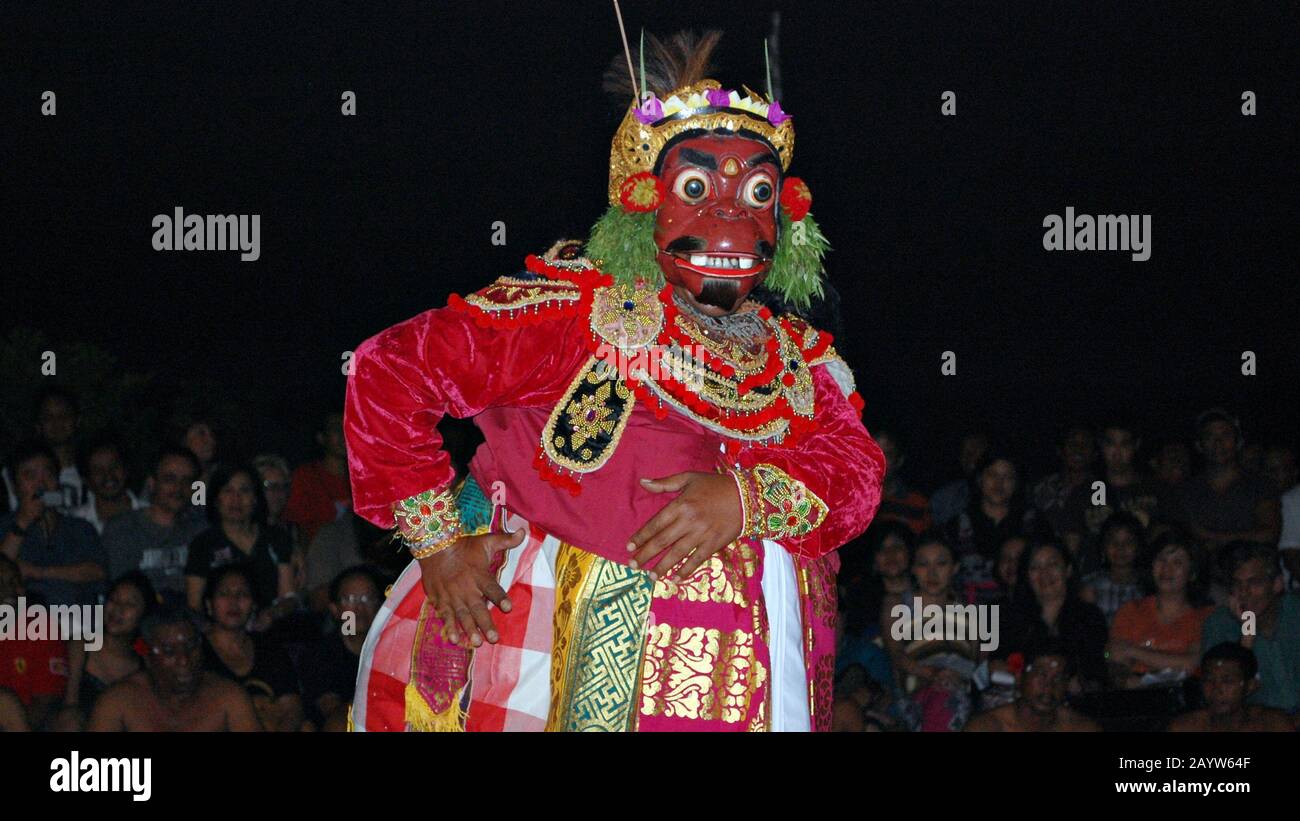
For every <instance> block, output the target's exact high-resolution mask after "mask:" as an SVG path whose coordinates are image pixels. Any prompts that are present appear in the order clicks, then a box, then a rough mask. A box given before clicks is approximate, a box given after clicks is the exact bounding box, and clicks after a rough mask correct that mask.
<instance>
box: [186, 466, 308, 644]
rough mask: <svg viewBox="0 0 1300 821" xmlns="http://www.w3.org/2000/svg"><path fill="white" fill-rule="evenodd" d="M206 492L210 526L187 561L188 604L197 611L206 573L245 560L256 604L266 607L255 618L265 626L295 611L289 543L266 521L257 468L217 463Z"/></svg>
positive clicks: (193, 546) (264, 502)
mask: <svg viewBox="0 0 1300 821" xmlns="http://www.w3.org/2000/svg"><path fill="white" fill-rule="evenodd" d="M207 494H208V505H207V510H208V521H209V522H210V523H211V526H210V527H209V528H208V529H207V530H205V531H203V532H202V533H200V534H199V535H198V536H195V537H194V541H193V542H191V543H190V551H189V556H188V558H187V559H186V562H185V596H186V602H187V603H188V604H189V606H190V607H191V608H192V609H194V610H195V611H199V609H200V607H201V605H202V604H203V599H204V590H205V585H206V584H207V582H206V579H207V576H208V574H209V573H211V572H212V571H213V570H215V569H216V568H219V567H223V566H225V565H228V564H243V565H246V566H247V567H248V570H249V574H250V575H251V577H252V579H253V597H254V599H255V601H256V603H257V605H258V606H259V607H260V608H265V609H266V610H267V611H268V612H267V613H266V614H265V615H264V616H263V617H261V618H260V619H259V622H260V623H261V624H262V625H263V626H265V624H267V623H269V621H270V620H274V619H275V618H278V617H281V616H284V615H287V614H288V613H291V612H293V611H294V610H296V609H297V607H296V603H297V595H296V593H295V592H294V587H293V570H292V568H291V567H290V564H289V561H290V556H291V553H292V551H293V547H292V545H290V544H289V537H288V536H287V535H286V534H285V532H284V531H283V530H281V529H279V528H273V527H270V526H268V525H267V523H266V497H265V496H264V495H263V493H262V482H261V478H260V477H259V475H258V473H257V471H256V470H255V469H254V468H252V467H247V466H243V465H237V466H234V467H228V466H220V467H218V468H217V469H216V470H214V471H213V472H212V478H211V480H210V481H209V483H208V487H207Z"/></svg>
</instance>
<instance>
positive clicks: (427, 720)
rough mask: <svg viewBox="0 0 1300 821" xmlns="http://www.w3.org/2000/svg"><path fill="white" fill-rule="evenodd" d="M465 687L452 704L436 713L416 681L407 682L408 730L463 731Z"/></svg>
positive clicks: (421, 731)
mask: <svg viewBox="0 0 1300 821" xmlns="http://www.w3.org/2000/svg"><path fill="white" fill-rule="evenodd" d="M463 694H464V689H461V690H460V691H458V692H457V693H456V696H455V698H453V699H452V701H451V704H450V705H448V707H447V709H446V710H443V711H442V712H441V713H435V712H434V711H433V708H432V707H430V706H429V703H428V702H427V701H425V700H424V696H422V695H420V691H419V690H418V689H417V688H416V686H415V682H414V681H408V682H407V683H406V730H407V732H411V733H463V732H465V715H466V713H465V710H463V709H461V706H460V701H461V696H462V695H463Z"/></svg>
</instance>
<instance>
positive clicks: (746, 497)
mask: <svg viewBox="0 0 1300 821" xmlns="http://www.w3.org/2000/svg"><path fill="white" fill-rule="evenodd" d="M731 474H732V475H733V476H734V477H735V479H736V486H737V488H738V489H739V491H740V506H741V510H742V513H743V516H744V525H743V530H742V531H741V536H743V537H745V538H750V539H773V540H775V541H780V540H782V539H789V538H795V537H799V536H806V535H807V534H809V533H811V532H812V531H813V529H814V528H816V527H817V526H818V525H820V524H821V523H822V522H823V521H824V520H825V519H826V514H827V513H828V512H830V511H829V509H828V508H827V507H826V503H825V502H823V501H822V500H821V499H820V498H818V497H817V494H815V493H813V492H812V491H811V490H809V489H808V488H807V486H805V485H804V483H803V482H801V481H799V480H798V479H795V478H794V477H792V476H790V474H788V473H786V472H785V471H783V470H781V469H780V468H779V467H777V466H775V465H769V464H766V463H764V464H758V465H754V466H753V467H752V468H733V469H732V470H731Z"/></svg>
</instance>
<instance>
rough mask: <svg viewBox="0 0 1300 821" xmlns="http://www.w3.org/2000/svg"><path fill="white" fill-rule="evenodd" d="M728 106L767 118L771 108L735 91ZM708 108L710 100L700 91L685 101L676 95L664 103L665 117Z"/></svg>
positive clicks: (729, 98)
mask: <svg viewBox="0 0 1300 821" xmlns="http://www.w3.org/2000/svg"><path fill="white" fill-rule="evenodd" d="M727 106H728V107H730V108H737V109H740V110H741V111H748V112H751V113H753V114H757V115H758V116H760V117H766V116H767V112H768V108H769V105H768V104H767V103H765V102H763V101H762V100H758V99H755V98H753V97H750V96H749V95H746V96H744V97H741V96H740V94H739V93H738V92H736V91H734V90H733V91H731V92H730V93H729V94H728V100H727ZM708 107H709V98H708V97H706V96H705V95H703V94H701V93H699V92H698V91H697V92H694V93H692V94H689V95H687V97H686V99H685V100H683V99H682V98H681V97H678V96H677V95H676V94H674V95H672V96H671V97H669V98H668V99H667V100H664V101H663V116H665V117H671V116H672V115H674V114H678V113H680V112H682V111H695V110H697V109H701V108H708Z"/></svg>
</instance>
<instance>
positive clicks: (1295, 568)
mask: <svg viewBox="0 0 1300 821" xmlns="http://www.w3.org/2000/svg"><path fill="white" fill-rule="evenodd" d="M1264 469H1265V472H1267V473H1268V474H1269V475H1270V476H1271V477H1272V478H1273V481H1274V482H1275V483H1276V484H1277V486H1278V487H1279V488H1280V489H1281V490H1282V499H1281V507H1282V535H1281V537H1280V538H1279V539H1278V541H1277V547H1278V550H1279V551H1281V555H1282V568H1283V569H1284V570H1285V571H1286V575H1287V581H1288V582H1289V583H1290V589H1292V590H1296V589H1300V484H1296V459H1295V452H1294V451H1292V450H1291V449H1290V448H1282V447H1274V448H1271V449H1270V450H1268V451H1267V452H1265V454H1264Z"/></svg>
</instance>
